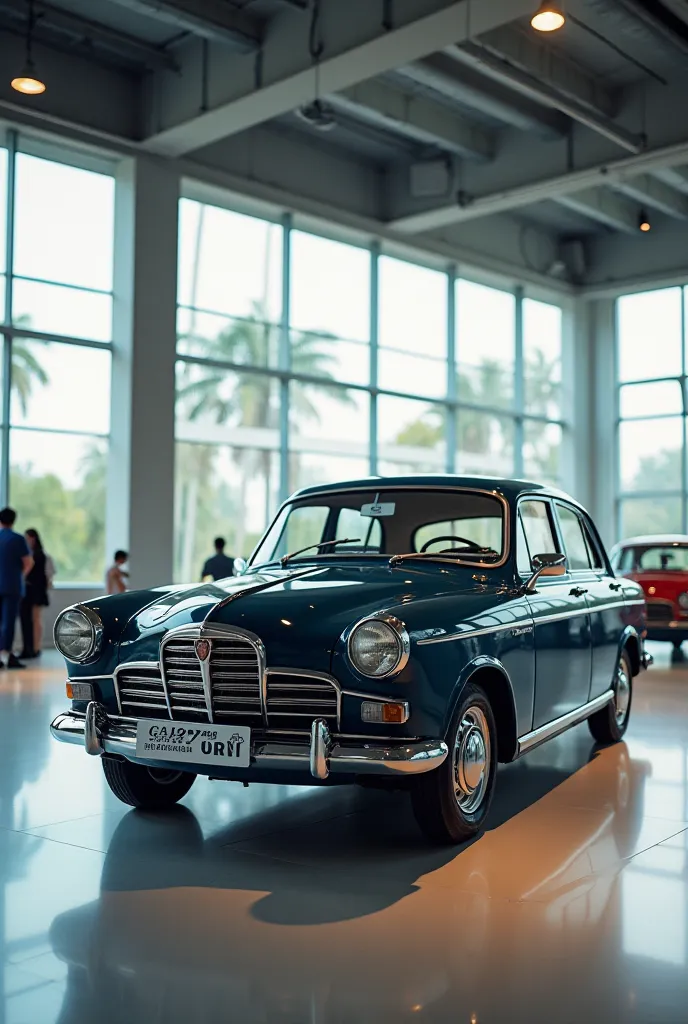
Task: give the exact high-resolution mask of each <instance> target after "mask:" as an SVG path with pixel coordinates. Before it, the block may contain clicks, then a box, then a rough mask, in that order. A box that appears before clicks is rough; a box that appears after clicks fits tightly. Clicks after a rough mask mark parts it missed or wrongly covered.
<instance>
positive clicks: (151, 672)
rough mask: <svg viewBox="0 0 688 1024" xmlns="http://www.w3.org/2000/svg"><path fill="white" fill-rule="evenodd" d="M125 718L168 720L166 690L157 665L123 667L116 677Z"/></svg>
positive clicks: (120, 704) (118, 696)
mask: <svg viewBox="0 0 688 1024" xmlns="http://www.w3.org/2000/svg"><path fill="white" fill-rule="evenodd" d="M115 683H116V686H117V698H118V700H119V706H120V711H121V712H122V714H123V715H124V716H125V718H168V717H169V716H168V710H167V700H166V699H165V688H164V686H163V683H162V677H161V675H160V669H159V667H158V665H157V664H155V663H153V664H150V665H126V664H125V665H123V666H122V667H121V668H120V669H118V671H117V673H116V675H115Z"/></svg>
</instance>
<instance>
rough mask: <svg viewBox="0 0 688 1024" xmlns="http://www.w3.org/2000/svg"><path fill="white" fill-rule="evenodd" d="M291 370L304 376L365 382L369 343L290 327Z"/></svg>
mask: <svg viewBox="0 0 688 1024" xmlns="http://www.w3.org/2000/svg"><path fill="white" fill-rule="evenodd" d="M291 370H292V372H293V373H295V374H303V375H304V376H307V377H323V378H325V379H326V380H332V381H340V382H341V383H347V384H363V385H366V384H368V383H369V381H370V346H369V345H368V344H367V343H366V342H360V341H343V340H342V339H341V338H335V337H334V336H333V335H318V334H312V333H309V332H305V331H292V332H291Z"/></svg>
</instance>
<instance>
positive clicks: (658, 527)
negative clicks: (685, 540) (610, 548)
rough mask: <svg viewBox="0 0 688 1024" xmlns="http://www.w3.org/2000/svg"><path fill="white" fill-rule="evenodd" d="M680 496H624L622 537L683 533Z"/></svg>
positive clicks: (622, 504)
mask: <svg viewBox="0 0 688 1024" xmlns="http://www.w3.org/2000/svg"><path fill="white" fill-rule="evenodd" d="M682 532H683V531H682V526H681V499H680V498H624V500H623V501H622V502H621V537H622V539H623V538H624V537H638V536H643V535H644V534H645V535H646V534H648V533H650V534H652V533H682Z"/></svg>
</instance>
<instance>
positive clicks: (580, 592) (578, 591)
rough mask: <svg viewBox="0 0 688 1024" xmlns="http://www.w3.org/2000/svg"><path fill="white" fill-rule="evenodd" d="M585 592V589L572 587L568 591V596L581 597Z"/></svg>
mask: <svg viewBox="0 0 688 1024" xmlns="http://www.w3.org/2000/svg"><path fill="white" fill-rule="evenodd" d="M587 592H588V591H587V590H586V588H585V587H573V589H572V590H569V596H570V597H582V596H583V594H587Z"/></svg>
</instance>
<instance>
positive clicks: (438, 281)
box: [379, 256, 447, 390]
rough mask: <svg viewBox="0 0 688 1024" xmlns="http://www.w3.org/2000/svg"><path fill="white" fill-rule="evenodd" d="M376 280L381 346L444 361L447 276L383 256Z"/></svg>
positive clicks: (445, 348) (445, 351) (445, 352)
mask: <svg viewBox="0 0 688 1024" xmlns="http://www.w3.org/2000/svg"><path fill="white" fill-rule="evenodd" d="M379 278H380V280H379V290H380V322H379V343H380V345H381V346H382V347H383V348H393V349H400V350H401V351H403V352H411V353H413V354H415V355H425V356H434V357H436V358H439V359H446V356H447V276H446V274H442V273H440V272H439V271H437V270H428V269H427V267H419V266H417V265H416V264H414V263H405V262H403V261H402V260H397V259H393V258H392V257H391V256H382V257H380V263H379ZM381 385H382V382H381ZM382 386H386V385H382ZM406 390H409V389H408V388H407V389H406ZM410 390H412V388H411V389H410Z"/></svg>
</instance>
